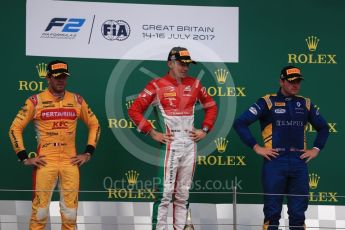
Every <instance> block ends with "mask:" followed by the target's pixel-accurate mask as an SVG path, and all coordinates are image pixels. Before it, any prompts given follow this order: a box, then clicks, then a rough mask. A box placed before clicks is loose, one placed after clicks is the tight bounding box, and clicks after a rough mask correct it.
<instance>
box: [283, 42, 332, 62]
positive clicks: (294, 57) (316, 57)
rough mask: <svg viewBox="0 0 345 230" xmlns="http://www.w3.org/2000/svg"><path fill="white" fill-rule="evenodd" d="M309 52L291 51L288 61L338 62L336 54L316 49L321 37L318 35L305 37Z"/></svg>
mask: <svg viewBox="0 0 345 230" xmlns="http://www.w3.org/2000/svg"><path fill="white" fill-rule="evenodd" d="M305 42H306V45H307V47H308V50H309V53H298V54H297V53H289V54H288V63H290V64H337V60H336V57H337V55H336V54H327V53H318V52H316V49H317V48H318V45H319V43H320V39H319V38H318V37H316V36H309V37H307V38H306V39H305Z"/></svg>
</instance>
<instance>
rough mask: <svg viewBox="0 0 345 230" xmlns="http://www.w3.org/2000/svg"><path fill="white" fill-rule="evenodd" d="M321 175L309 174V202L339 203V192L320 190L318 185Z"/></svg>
mask: <svg viewBox="0 0 345 230" xmlns="http://www.w3.org/2000/svg"><path fill="white" fill-rule="evenodd" d="M320 179H321V177H320V176H319V175H317V174H316V173H310V174H309V188H310V191H309V202H320V203H337V202H338V198H337V194H338V193H337V192H323V191H322V192H320V191H318V186H319V183H320Z"/></svg>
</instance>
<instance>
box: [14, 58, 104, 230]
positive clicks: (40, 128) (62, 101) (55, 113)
mask: <svg viewBox="0 0 345 230" xmlns="http://www.w3.org/2000/svg"><path fill="white" fill-rule="evenodd" d="M69 76H70V74H69V71H68V65H67V63H65V62H62V61H52V62H50V63H49V64H48V65H47V76H46V78H47V81H48V89H46V90H45V91H43V92H42V93H39V94H36V95H34V96H31V97H29V98H28V99H27V100H26V102H25V104H24V106H23V107H22V108H21V110H20V111H19V112H18V114H17V116H16V117H15V119H14V121H13V123H12V125H11V128H10V131H9V135H10V139H11V142H12V145H13V148H14V151H15V152H16V154H17V156H18V158H19V160H20V161H21V162H23V164H24V165H32V166H34V172H33V190H34V195H33V201H32V214H31V220H30V230H39V229H44V228H45V225H46V222H47V217H48V212H49V204H50V200H51V196H52V191H53V190H54V188H55V186H56V184H57V183H58V186H59V190H60V212H61V219H62V224H61V229H63V230H70V229H75V228H76V217H77V207H78V190H79V167H80V166H81V165H83V164H84V163H86V162H87V161H89V160H90V158H91V155H92V153H93V152H94V150H95V147H96V144H97V141H98V139H99V135H100V127H99V123H98V120H97V118H96V116H95V114H94V113H93V112H92V111H91V110H90V108H89V106H88V105H87V103H86V102H85V100H84V99H83V98H82V97H81V96H80V95H78V94H75V93H71V92H68V91H66V90H65V87H66V81H67V78H68V77H69ZM78 118H79V119H81V120H83V121H84V122H85V124H86V125H87V126H88V129H89V135H88V140H87V146H86V149H85V152H84V153H83V154H77V153H76V147H75V134H76V127H77V120H78ZM31 120H32V121H33V122H34V124H35V130H36V134H37V142H38V148H37V156H36V157H34V158H29V157H28V154H27V152H26V149H25V146H24V141H23V136H22V134H23V130H24V128H25V127H26V125H27V124H28V123H29V122H30V121H31Z"/></svg>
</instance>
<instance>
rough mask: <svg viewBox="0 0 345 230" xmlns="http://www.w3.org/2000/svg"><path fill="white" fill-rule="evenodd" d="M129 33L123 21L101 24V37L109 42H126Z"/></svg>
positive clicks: (128, 28)
mask: <svg viewBox="0 0 345 230" xmlns="http://www.w3.org/2000/svg"><path fill="white" fill-rule="evenodd" d="M130 33H131V28H130V27H129V25H128V23H127V22H125V21H123V20H108V21H105V22H104V23H103V24H102V35H103V37H104V38H105V39H107V40H109V41H114V40H118V41H123V40H126V39H127V38H128V37H129V35H130Z"/></svg>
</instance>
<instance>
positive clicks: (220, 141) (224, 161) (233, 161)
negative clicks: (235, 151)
mask: <svg viewBox="0 0 345 230" xmlns="http://www.w3.org/2000/svg"><path fill="white" fill-rule="evenodd" d="M214 142H215V144H216V148H217V151H218V153H219V155H218V154H210V155H208V156H202V155H199V156H198V159H197V164H198V165H201V166H228V167H243V166H246V165H247V163H246V156H245V155H223V153H225V152H226V148H227V146H228V143H229V141H228V140H227V139H226V138H224V137H218V138H217V139H215V140H214Z"/></svg>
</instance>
